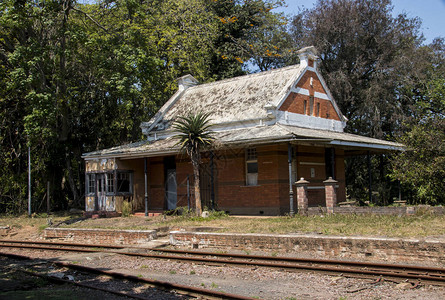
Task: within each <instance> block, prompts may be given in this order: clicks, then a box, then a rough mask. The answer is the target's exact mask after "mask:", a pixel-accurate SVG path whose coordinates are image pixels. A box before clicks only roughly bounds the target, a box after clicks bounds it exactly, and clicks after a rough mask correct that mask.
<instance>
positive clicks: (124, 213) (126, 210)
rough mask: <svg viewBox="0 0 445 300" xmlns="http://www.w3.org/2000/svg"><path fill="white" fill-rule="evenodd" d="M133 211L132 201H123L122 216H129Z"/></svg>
mask: <svg viewBox="0 0 445 300" xmlns="http://www.w3.org/2000/svg"><path fill="white" fill-rule="evenodd" d="M132 212H133V208H132V207H131V202H129V201H123V202H122V217H125V218H127V217H129V216H130V215H131V213H132Z"/></svg>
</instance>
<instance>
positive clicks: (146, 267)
mask: <svg viewBox="0 0 445 300" xmlns="http://www.w3.org/2000/svg"><path fill="white" fill-rule="evenodd" d="M139 269H148V266H147V265H142V266H141V267H140V268H139Z"/></svg>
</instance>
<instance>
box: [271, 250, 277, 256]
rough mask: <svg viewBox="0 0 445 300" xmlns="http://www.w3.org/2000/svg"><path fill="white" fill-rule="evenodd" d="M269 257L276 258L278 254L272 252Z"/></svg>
mask: <svg viewBox="0 0 445 300" xmlns="http://www.w3.org/2000/svg"><path fill="white" fill-rule="evenodd" d="M270 255H272V257H277V256H278V252H277V251H273V252H272V253H271V254H270Z"/></svg>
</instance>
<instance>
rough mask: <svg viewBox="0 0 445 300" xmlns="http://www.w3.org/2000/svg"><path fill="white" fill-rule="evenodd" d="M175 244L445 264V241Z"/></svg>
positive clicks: (175, 237) (231, 236) (187, 239)
mask: <svg viewBox="0 0 445 300" xmlns="http://www.w3.org/2000/svg"><path fill="white" fill-rule="evenodd" d="M170 241H171V242H172V244H173V245H184V246H192V245H193V244H195V245H196V244H197V246H198V247H199V248H221V247H224V248H225V249H238V250H247V249H254V250H266V251H281V252H288V251H290V252H298V253H299V254H306V255H309V256H313V255H314V253H315V254H317V255H319V256H327V257H334V258H338V257H344V258H354V259H357V258H358V259H365V260H378V261H380V260H388V259H389V260H393V261H411V262H418V261H419V260H423V261H431V262H440V263H443V262H444V261H445V259H444V257H445V243H444V242H443V241H439V240H437V241H422V240H420V241H418V240H410V239H399V238H379V239H377V238H366V237H363V238H353V239H345V238H344V237H335V236H320V235H284V234H283V235H269V234H240V233H204V232H184V231H172V232H170Z"/></svg>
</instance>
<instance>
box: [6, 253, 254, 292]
mask: <svg viewBox="0 0 445 300" xmlns="http://www.w3.org/2000/svg"><path fill="white" fill-rule="evenodd" d="M0 256H4V257H8V258H11V259H17V260H33V259H35V258H33V257H29V256H24V255H18V254H11V253H3V252H0ZM39 261H40V262H39V264H41V262H42V261H44V262H46V263H48V264H51V265H55V266H58V267H64V268H68V269H71V270H75V271H80V272H84V273H89V274H97V275H105V276H109V277H113V278H115V279H119V280H126V281H131V282H134V283H140V284H149V285H151V286H156V287H160V288H162V289H163V290H166V291H172V290H174V291H177V292H179V293H181V294H183V295H186V296H190V297H198V298H199V299H202V297H204V298H205V299H228V300H254V299H256V298H251V297H246V296H242V295H236V294H230V293H224V292H219V291H214V290H208V289H204V288H198V287H193V286H187V285H182V284H176V283H171V282H166V281H159V280H153V279H149V278H141V277H138V276H133V275H128V274H123V273H118V272H113V271H107V270H101V269H97V268H92V267H87V266H82V265H78V264H70V263H67V262H59V261H52V260H51V261H50V260H42V259H39ZM28 268H29V266H28ZM19 271H21V272H24V273H27V274H28V275H31V276H37V277H41V278H44V279H46V280H48V281H52V282H56V283H65V284H74V285H77V286H80V287H83V288H89V289H95V290H99V291H102V292H106V293H112V294H114V295H118V296H123V297H128V298H133V299H152V298H151V297H144V296H138V295H131V294H127V293H122V292H118V291H114V290H111V289H107V288H100V287H96V286H92V285H88V284H83V283H82V282H76V281H70V280H64V279H60V278H57V277H51V276H47V275H44V274H39V273H37V272H32V271H29V270H23V269H22V270H19Z"/></svg>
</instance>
